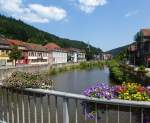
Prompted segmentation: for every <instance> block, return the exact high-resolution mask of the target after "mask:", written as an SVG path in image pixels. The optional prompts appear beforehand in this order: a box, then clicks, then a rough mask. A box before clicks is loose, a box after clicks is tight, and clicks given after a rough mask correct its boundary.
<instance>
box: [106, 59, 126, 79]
mask: <svg viewBox="0 0 150 123" xmlns="http://www.w3.org/2000/svg"><path fill="white" fill-rule="evenodd" d="M107 64H108V67H109V70H110V77H111V78H112V79H114V80H115V81H117V82H123V80H124V74H123V72H122V70H121V69H120V65H119V64H118V62H116V61H115V60H112V61H109V62H108V63H107Z"/></svg>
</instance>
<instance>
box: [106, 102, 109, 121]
mask: <svg viewBox="0 0 150 123" xmlns="http://www.w3.org/2000/svg"><path fill="white" fill-rule="evenodd" d="M108 122H109V118H108V105H107V104H106V123H108Z"/></svg>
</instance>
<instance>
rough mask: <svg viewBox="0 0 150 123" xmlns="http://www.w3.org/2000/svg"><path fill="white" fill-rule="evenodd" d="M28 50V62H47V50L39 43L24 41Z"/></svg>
mask: <svg viewBox="0 0 150 123" xmlns="http://www.w3.org/2000/svg"><path fill="white" fill-rule="evenodd" d="M24 46H25V47H26V48H27V50H28V54H27V59H28V64H48V50H47V49H46V48H45V47H44V46H42V45H39V44H33V43H24Z"/></svg>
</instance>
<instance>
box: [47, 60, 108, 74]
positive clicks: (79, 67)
mask: <svg viewBox="0 0 150 123" xmlns="http://www.w3.org/2000/svg"><path fill="white" fill-rule="evenodd" d="M105 65H106V62H104V61H90V62H87V61H85V62H81V63H80V64H77V65H75V64H74V65H70V66H64V67H59V68H50V70H49V72H48V74H49V75H55V74H58V73H62V72H67V71H72V70H86V69H93V68H99V69H103V67H104V66H105Z"/></svg>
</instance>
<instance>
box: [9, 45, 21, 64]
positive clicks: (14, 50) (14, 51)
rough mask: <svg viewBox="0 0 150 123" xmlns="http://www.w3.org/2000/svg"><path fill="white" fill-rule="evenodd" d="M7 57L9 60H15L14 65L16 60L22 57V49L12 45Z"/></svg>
mask: <svg viewBox="0 0 150 123" xmlns="http://www.w3.org/2000/svg"><path fill="white" fill-rule="evenodd" d="M9 58H10V60H15V65H16V61H17V60H19V59H21V58H22V51H21V50H19V49H18V46H16V45H13V46H12V48H11V52H10V53H9Z"/></svg>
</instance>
